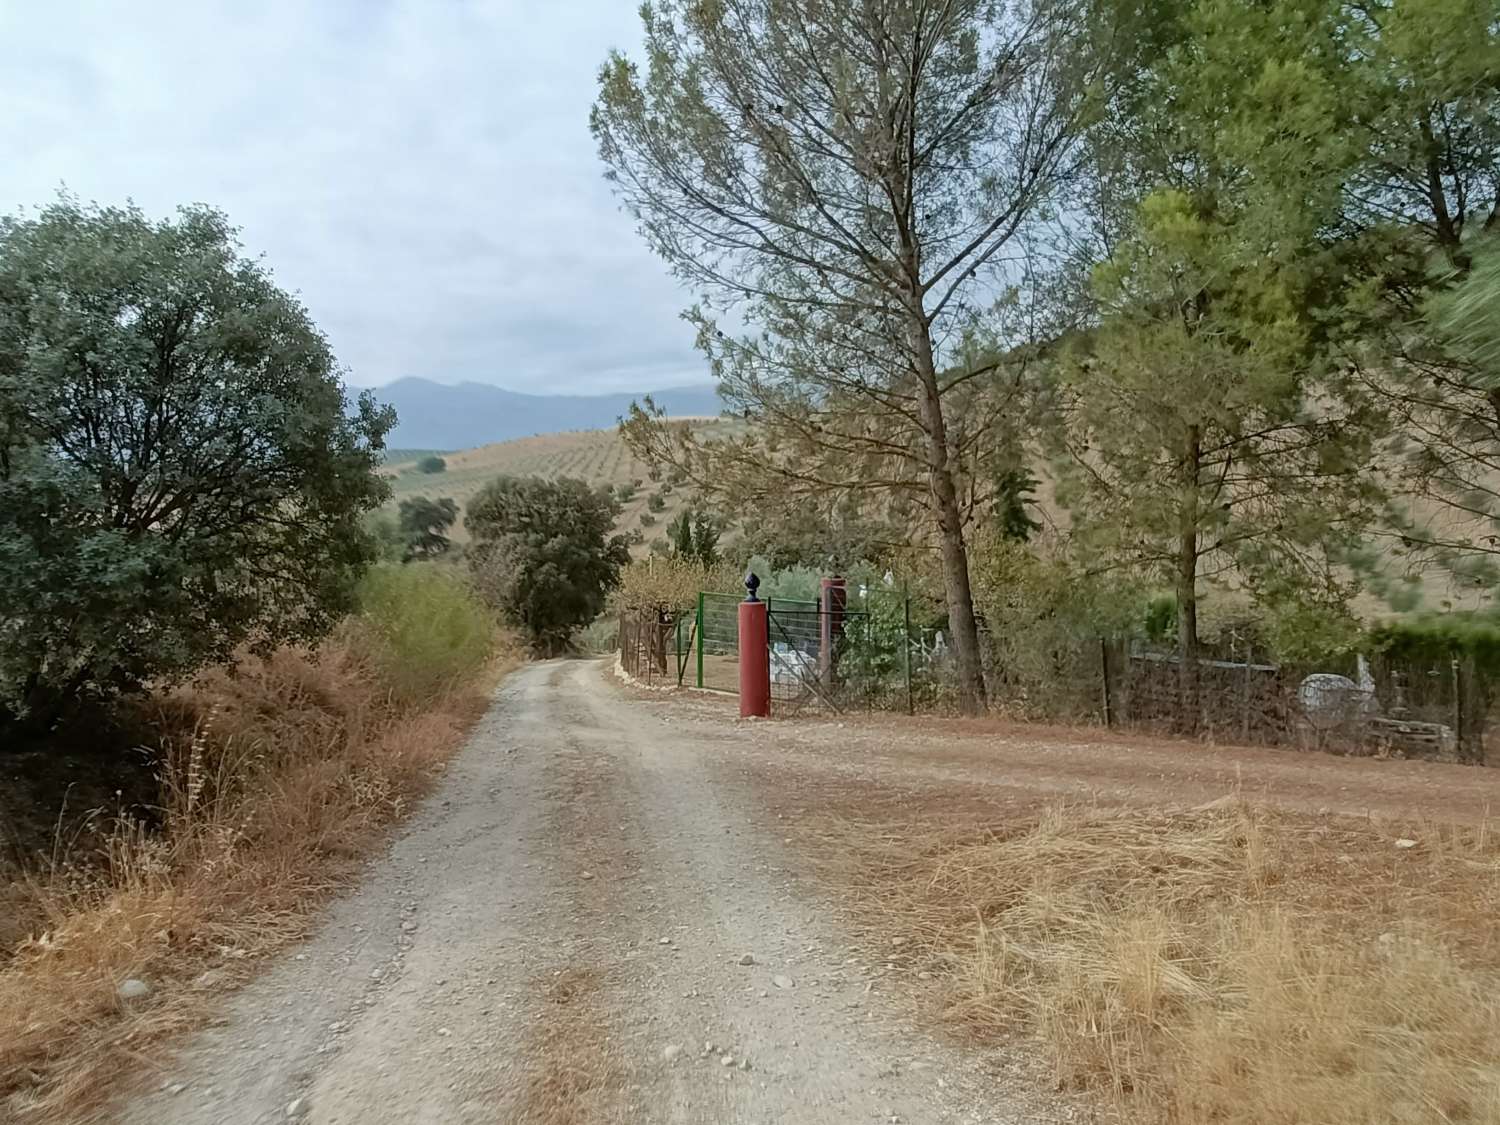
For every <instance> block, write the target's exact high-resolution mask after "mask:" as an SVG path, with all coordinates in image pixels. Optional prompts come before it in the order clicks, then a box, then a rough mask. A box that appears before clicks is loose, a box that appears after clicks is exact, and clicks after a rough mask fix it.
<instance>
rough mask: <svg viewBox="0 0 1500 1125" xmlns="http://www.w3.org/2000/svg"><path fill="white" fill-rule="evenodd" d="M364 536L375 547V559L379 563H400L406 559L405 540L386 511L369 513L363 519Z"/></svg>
mask: <svg viewBox="0 0 1500 1125" xmlns="http://www.w3.org/2000/svg"><path fill="white" fill-rule="evenodd" d="M364 528H365V534H366V535H368V536H369V537H370V541H371V542H372V543H373V544H374V545H375V557H376V558H377V559H378V560H379V561H380V562H395V563H398V562H401V561H403V560H404V559H405V558H406V540H405V538H404V537H403V536H402V534H401V525H400V524H399V523H397V522H396V517H395V516H393V515H392V514H391V513H390V512H388V511H384V510H381V511H375V512H371V513H369V514H368V515H367V516H365V519H364Z"/></svg>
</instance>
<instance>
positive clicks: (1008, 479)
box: [991, 468, 1042, 543]
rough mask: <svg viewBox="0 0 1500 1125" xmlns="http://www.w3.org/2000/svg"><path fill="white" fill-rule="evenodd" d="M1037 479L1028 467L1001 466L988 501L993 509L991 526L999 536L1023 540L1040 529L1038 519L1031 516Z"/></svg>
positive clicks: (1034, 502)
mask: <svg viewBox="0 0 1500 1125" xmlns="http://www.w3.org/2000/svg"><path fill="white" fill-rule="evenodd" d="M1040 483H1041V481H1039V480H1037V478H1036V477H1035V476H1034V475H1033V474H1032V472H1031V470H1029V469H1016V468H1011V469H1005V470H1004V471H1003V472H1001V474H1000V477H999V479H998V480H997V481H996V482H995V498H994V500H993V501H991V505H992V507H993V510H994V518H995V529H996V532H997V533H998V534H999V536H1000V538H1002V539H1008V540H1011V541H1012V542H1018V543H1024V542H1026V540H1028V539H1030V538H1031V537H1032V535H1034V534H1035V533H1036V532H1038V531H1040V530H1041V527H1042V525H1041V522H1040V521H1039V520H1037V518H1036V517H1035V516H1033V515H1032V514H1031V513H1032V510H1033V509H1034V508H1035V507H1036V490H1037V485H1039V484H1040Z"/></svg>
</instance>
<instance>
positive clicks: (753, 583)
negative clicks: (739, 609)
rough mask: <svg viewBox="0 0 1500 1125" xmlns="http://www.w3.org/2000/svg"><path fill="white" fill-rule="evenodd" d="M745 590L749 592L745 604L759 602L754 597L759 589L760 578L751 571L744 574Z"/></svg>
mask: <svg viewBox="0 0 1500 1125" xmlns="http://www.w3.org/2000/svg"><path fill="white" fill-rule="evenodd" d="M745 589H746V590H747V591H749V595H748V596H747V597H746V598H745V600H746V601H747V602H758V601H760V599H759V598H757V597H756V596H755V591H756V590H759V589H760V576H759V575H757V574H756V573H755V571H753V570H750V571H746V572H745Z"/></svg>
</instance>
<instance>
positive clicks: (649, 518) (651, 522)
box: [640, 512, 656, 527]
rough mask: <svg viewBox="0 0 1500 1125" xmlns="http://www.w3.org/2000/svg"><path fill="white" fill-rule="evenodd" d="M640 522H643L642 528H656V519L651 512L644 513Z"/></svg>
mask: <svg viewBox="0 0 1500 1125" xmlns="http://www.w3.org/2000/svg"><path fill="white" fill-rule="evenodd" d="M640 520H641V526H642V527H655V526H656V517H655V516H653V515H652V514H651V513H650V512H642V513H641V515H640Z"/></svg>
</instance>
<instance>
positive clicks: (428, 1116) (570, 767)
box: [113, 661, 1066, 1125]
mask: <svg viewBox="0 0 1500 1125" xmlns="http://www.w3.org/2000/svg"><path fill="white" fill-rule="evenodd" d="M691 726H692V724H682V723H668V722H665V721H663V719H662V718H660V717H659V709H656V708H653V706H652V705H651V704H650V703H648V702H643V701H641V700H638V699H634V698H631V697H630V696H629V694H628V693H625V692H622V691H621V690H620V689H619V687H618V686H617V685H615V684H614V683H613V682H612V678H611V677H607V673H606V671H605V669H604V667H603V666H602V665H601V664H599V663H598V662H591V661H552V662H546V663H539V664H533V665H529V666H527V667H525V668H523V669H521V670H520V671H518V672H516V673H515V674H514V675H512V676H511V677H510V678H509V679H507V680H506V682H505V683H504V684H503V685H502V686H501V688H500V689H499V691H498V692H497V695H496V699H495V703H494V706H493V707H492V709H491V711H490V713H489V715H488V716H487V717H486V718H485V720H484V721H483V722H482V723H481V725H480V726H479V727H478V728H477V729H476V731H475V733H474V735H473V737H472V739H471V741H470V743H469V745H468V746H467V747H466V749H465V750H464V751H463V753H462V754H461V755H460V756H459V757H458V758H457V759H456V760H455V761H454V762H453V764H452V766H451V767H450V769H449V770H448V771H447V773H446V775H445V777H444V779H443V782H442V784H441V786H440V788H439V791H438V792H437V793H436V794H435V795H434V796H433V798H432V799H431V800H429V801H428V802H426V803H425V804H424V806H423V807H422V808H421V809H420V810H419V811H418V812H417V813H416V815H415V816H414V817H413V819H412V821H411V822H410V824H409V825H408V827H407V829H406V831H405V832H404V833H403V834H402V835H401V837H400V838H399V839H397V840H396V841H395V843H394V845H393V846H392V848H391V850H390V852H389V854H388V855H387V856H386V857H385V858H383V859H382V860H380V861H379V862H377V863H376V864H374V865H372V868H371V870H370V871H369V873H368V875H367V877H366V879H365V880H364V881H363V883H362V884H361V885H360V886H359V887H358V888H357V889H356V890H355V891H353V892H352V893H351V894H349V895H348V896H346V897H345V898H343V899H341V900H340V901H339V902H338V903H336V904H335V906H334V907H333V909H332V910H331V911H330V915H329V917H328V920H327V922H326V924H325V925H324V926H323V928H322V929H321V931H320V932H319V933H318V934H317V936H316V937H314V938H313V939H312V940H311V941H310V942H309V943H308V944H307V945H306V946H305V947H304V948H303V949H302V950H300V951H299V952H298V953H297V954H296V955H294V956H288V957H286V958H284V959H282V960H281V961H279V962H278V963H277V964H276V965H275V966H274V967H272V968H271V969H270V970H269V971H268V972H266V973H265V974H264V975H263V976H262V977H260V978H259V979H258V980H256V981H255V982H253V983H252V984H251V985H250V986H249V987H247V988H245V989H244V990H243V991H241V992H240V993H239V994H237V995H236V996H235V997H234V998H233V999H232V1000H231V1001H230V1002H229V1004H228V1008H227V1012H226V1018H225V1019H224V1020H223V1021H221V1023H220V1025H219V1026H215V1027H212V1028H209V1029H207V1030H206V1031H204V1032H202V1033H200V1034H199V1035H198V1036H196V1037H195V1038H194V1039H193V1040H191V1041H190V1042H189V1043H188V1044H187V1045H186V1046H185V1047H184V1049H183V1051H182V1052H181V1053H180V1055H179V1057H178V1058H177V1059H175V1060H174V1061H172V1062H171V1063H170V1064H169V1065H168V1066H167V1069H166V1073H164V1074H163V1075H161V1076H160V1077H161V1080H163V1081H164V1082H165V1083H167V1084H169V1085H178V1084H180V1085H182V1086H183V1087H184V1090H183V1092H182V1093H179V1094H176V1095H173V1094H170V1093H168V1092H167V1090H166V1089H161V1090H155V1091H152V1092H150V1093H147V1094H145V1095H143V1096H141V1097H140V1098H138V1099H137V1100H136V1101H135V1102H133V1103H132V1104H130V1105H128V1106H126V1107H124V1108H123V1110H122V1111H121V1112H120V1113H119V1114H118V1115H116V1116H115V1117H114V1118H113V1119H114V1120H123V1121H125V1122H126V1123H127V1125H145V1123H148V1122H149V1123H152V1125H160V1123H167V1125H172V1123H187V1122H202V1121H214V1122H220V1123H223V1125H249V1123H260V1122H273V1121H286V1120H289V1119H297V1120H300V1121H306V1122H311V1123H328V1125H333V1123H346V1125H353V1123H355V1122H402V1123H406V1122H431V1123H434V1125H436V1123H439V1122H441V1123H445V1125H448V1123H457V1125H465V1123H470V1122H473V1123H479V1122H484V1123H486V1125H488V1123H493V1122H527V1121H532V1122H548V1121H555V1122H560V1121H573V1122H621V1123H623V1122H631V1123H635V1122H682V1123H687V1122H692V1123H699V1122H742V1121H743V1122H755V1123H764V1122H788V1123H807V1125H813V1123H818V1125H823V1123H834V1122H846V1121H847V1122H870V1121H893V1120H900V1121H905V1122H964V1123H970V1122H977V1123H1007V1122H1015V1123H1020V1122H1027V1123H1032V1122H1046V1121H1048V1120H1051V1119H1052V1118H1053V1111H1052V1109H1051V1108H1048V1107H1045V1106H1042V1105H1039V1104H1038V1103H1037V1102H1036V1100H1035V1097H1034V1094H1033V1093H1032V1092H1031V1091H1030V1090H1029V1088H1028V1086H1027V1084H1026V1083H1024V1082H1018V1081H1015V1080H1008V1079H1005V1078H997V1077H996V1068H995V1067H994V1066H989V1065H983V1064H985V1063H992V1062H994V1060H993V1059H990V1060H983V1059H978V1058H975V1057H973V1056H970V1055H968V1054H965V1053H960V1052H957V1051H953V1050H950V1049H947V1048H945V1047H943V1046H942V1045H940V1044H939V1043H937V1042H936V1041H934V1040H933V1039H931V1038H930V1037H928V1035H927V1034H926V1033H925V1032H922V1031H920V1030H918V1029H917V1028H916V1027H915V1025H913V1024H912V1023H911V1022H910V1021H909V1020H908V1019H907V1015H908V1013H907V1011H906V1006H905V1005H904V1004H903V1003H901V1002H899V1001H897V1000H896V999H894V998H892V997H890V996H888V995H886V994H885V993H884V991H883V990H878V989H873V988H871V985H870V980H869V978H867V977H866V976H865V975H863V973H862V972H861V971H860V969H859V960H858V959H857V958H853V957H851V956H850V950H849V948H848V939H847V937H846V936H845V935H843V934H841V933H840V932H839V931H838V928H837V922H836V920H835V918H834V915H833V911H832V910H831V909H830V908H829V906H828V904H827V903H824V902H820V901H817V900H816V897H815V896H814V895H813V894H812V893H811V892H809V891H807V890H806V889H805V888H804V887H803V886H802V884H801V881H799V880H796V879H793V878H791V877H790V876H789V875H788V873H787V872H788V868H789V867H790V866H791V865H792V864H794V862H795V861H794V860H793V859H792V857H790V856H789V855H787V854H784V853H783V850H782V848H783V844H782V839H781V833H779V832H778V831H776V826H775V821H774V818H767V816H766V814H765V812H764V809H763V808H762V807H761V806H760V805H758V803H757V802H756V800H755V798H754V796H753V793H752V791H751V790H750V789H748V788H747V787H745V786H742V785H739V784H737V783H736V782H735V781H734V778H733V774H732V771H724V770H721V769H717V768H715V765H714V754H716V753H720V752H722V750H723V747H717V748H715V749H714V750H713V752H712V753H710V752H708V751H706V749H705V746H704V743H703V741H702V740H701V739H695V738H694V737H693V734H692V733H691ZM766 819H770V821H771V823H769V824H766V823H764V821H765V820H766ZM747 951H753V952H747ZM684 1044H704V1050H703V1052H702V1054H699V1053H698V1052H697V1050H696V1049H685V1047H684ZM1054 1108H1055V1107H1054ZM1059 1119H1066V1116H1065V1114H1064V1115H1062V1116H1061V1117H1060V1118H1059Z"/></svg>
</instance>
